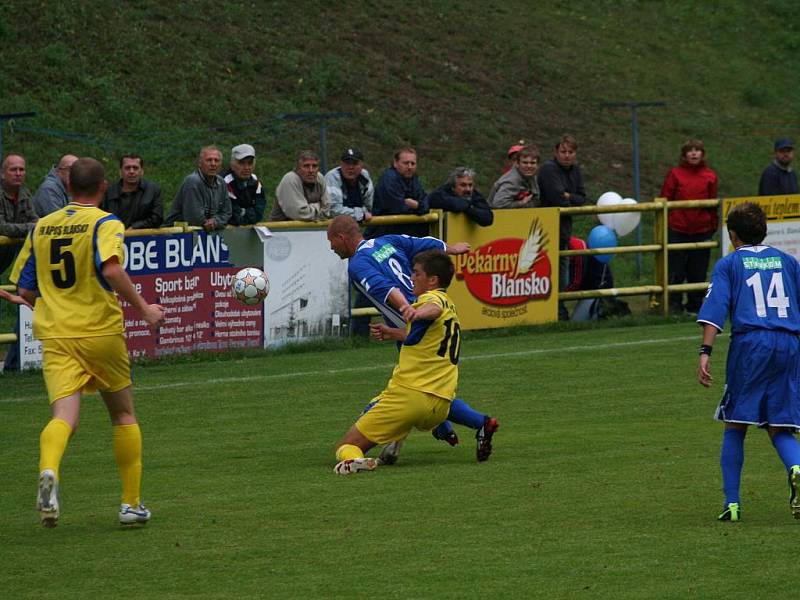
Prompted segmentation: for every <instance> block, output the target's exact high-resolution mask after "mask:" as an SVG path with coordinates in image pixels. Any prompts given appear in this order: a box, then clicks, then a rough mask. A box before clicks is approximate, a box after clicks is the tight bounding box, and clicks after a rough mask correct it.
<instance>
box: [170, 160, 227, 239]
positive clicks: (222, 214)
mask: <svg viewBox="0 0 800 600" xmlns="http://www.w3.org/2000/svg"><path fill="white" fill-rule="evenodd" d="M221 167H222V152H220V151H219V148H217V147H216V146H205V147H204V148H201V149H200V154H199V156H198V157H197V170H196V171H195V172H194V173H192V174H191V175H188V176H187V177H186V179H184V180H183V183H182V184H181V187H180V189H179V190H178V194H177V195H176V196H175V199H174V200H173V201H172V207H171V209H170V211H169V216H167V219H166V221H165V225H166V226H170V225H173V224H174V223H175V222H176V221H184V222H186V223H188V224H189V225H195V226H198V227H202V228H203V229H204V230H205V231H206V232H211V231H214V230H216V229H224V228H225V226H226V225H227V224H228V221H230V218H231V201H230V200H229V199H228V190H227V188H226V186H225V182H224V181H223V180H222V177H220V176H219V170H220V168H221Z"/></svg>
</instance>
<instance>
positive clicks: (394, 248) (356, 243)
mask: <svg viewBox="0 0 800 600" xmlns="http://www.w3.org/2000/svg"><path fill="white" fill-rule="evenodd" d="M328 241H329V242H330V244H331V250H333V251H334V252H335V253H336V254H338V255H339V258H341V259H342V260H344V259H350V262H349V264H348V266H347V274H348V275H349V277H350V281H351V282H352V283H353V285H354V286H355V287H356V289H358V290H359V291H360V292H361V293H362V294H364V295H365V296H366V297H367V298H368V299H369V300H370V302H372V304H373V305H374V306H375V308H377V309H378V310H379V311H380V313H381V314H382V315H383V318H384V320H385V321H386V323H387V324H388V325H389V326H390V327H400V328H404V327H405V324H406V320H407V317H408V314H409V313H410V312H411V311H413V309H412V307H411V304H412V303H413V302H414V301H415V297H414V292H413V285H412V283H411V273H412V272H413V266H412V263H413V259H414V256H415V255H417V254H419V253H420V252H422V251H424V250H444V251H445V252H447V254H464V253H465V252H468V251H469V244H467V243H465V242H460V243H458V244H455V245H453V246H450V245H449V244H447V243H445V242H443V241H442V240H440V239H437V238H434V237H422V238H418V237H412V236H408V235H384V236H381V237H378V238H373V239H371V240H365V239H364V237H363V236H362V235H361V230H360V229H359V227H358V223H357V222H356V220H355V219H354V218H353V217H350V216H349V215H339V216H338V217H336V218H335V219H333V220H332V221H331V222H330V224H329V225H328ZM368 408H369V407H368ZM448 419H449V420H451V421H453V422H455V423H458V424H459V425H465V426H467V427H470V428H472V429H475V430H477V433H476V434H475V439H476V440H477V458H478V461H479V462H483V461H485V460H487V459H488V458H489V455H490V454H491V453H492V436H493V435H494V432H495V431H497V429H498V428H499V427H500V425H499V423H498V422H497V419H495V418H493V417H489V416H488V415H484V414H483V413H479V412H478V411H476V410H475V409H473V408H472V407H471V406H469V405H468V404H467V403H466V402H464V401H463V400H461V399H460V398H455V399H454V400H453V402H452V403H451V405H450V414H449V415H448ZM433 435H434V437H436V438H437V439H440V440H443V441H446V442H447V443H449V444H450V445H451V446H455V445H456V444H457V443H458V437H456V434H455V432H454V431H453V428H452V425H451V424H450V423H449V422H448V421H445V422H444V423H442V424H441V425H440V426H439V427H437V428H436V429H434V430H433ZM394 444H397V446H396V447H395V446H393V444H389V445H388V446H387V447H386V448H385V449H384V452H383V453H382V454H381V458H382V459H383V460H384V461H386V459H387V458H388V459H389V460H388V462H390V463H391V462H394V461H395V460H397V451H399V448H400V444H398V443H397V442H395V443H394ZM392 456H393V458H392Z"/></svg>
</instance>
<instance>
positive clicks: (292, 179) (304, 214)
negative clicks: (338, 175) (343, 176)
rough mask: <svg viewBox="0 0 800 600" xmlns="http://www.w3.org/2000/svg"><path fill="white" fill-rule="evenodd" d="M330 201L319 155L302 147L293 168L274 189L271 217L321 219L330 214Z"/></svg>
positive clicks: (280, 218)
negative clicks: (320, 166)
mask: <svg viewBox="0 0 800 600" xmlns="http://www.w3.org/2000/svg"><path fill="white" fill-rule="evenodd" d="M330 207H331V201H330V198H329V197H328V189H327V186H326V185H325V178H324V177H323V176H322V173H320V172H319V157H318V156H317V155H316V154H315V153H314V152H312V151H311V150H303V151H302V152H301V153H300V154H299V155H298V156H297V161H296V162H295V168H294V170H293V171H289V172H288V173H286V175H284V176H283V178H282V179H281V181H280V183H279V184H278V187H277V188H276V189H275V205H274V206H273V207H272V214H270V216H269V220H270V221H322V220H325V219H327V218H328V217H329V216H330Z"/></svg>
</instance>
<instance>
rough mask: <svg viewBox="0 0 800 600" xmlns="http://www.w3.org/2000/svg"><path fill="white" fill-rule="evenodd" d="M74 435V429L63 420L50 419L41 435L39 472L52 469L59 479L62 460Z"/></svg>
mask: <svg viewBox="0 0 800 600" xmlns="http://www.w3.org/2000/svg"><path fill="white" fill-rule="evenodd" d="M71 435H72V427H70V426H69V423H67V422H66V421H64V420H62V419H50V422H49V423H48V424H47V425H45V427H44V429H42V433H41V434H40V435H39V472H40V473H41V472H42V471H44V470H45V469H52V470H53V471H54V472H55V474H56V478H58V476H59V475H58V469H59V467H60V466H61V459H62V458H63V457H64V451H65V450H66V449H67V442H69V437H70V436H71Z"/></svg>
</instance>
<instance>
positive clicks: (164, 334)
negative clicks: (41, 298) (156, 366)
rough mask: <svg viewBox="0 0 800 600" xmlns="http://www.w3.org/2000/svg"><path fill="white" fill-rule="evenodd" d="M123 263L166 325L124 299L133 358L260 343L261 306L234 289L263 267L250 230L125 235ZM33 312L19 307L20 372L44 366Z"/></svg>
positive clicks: (256, 240) (259, 246)
mask: <svg viewBox="0 0 800 600" xmlns="http://www.w3.org/2000/svg"><path fill="white" fill-rule="evenodd" d="M124 266H125V269H126V270H127V272H128V275H130V278H131V281H132V282H133V285H134V286H135V287H136V289H137V291H138V292H139V293H140V294H142V296H144V298H145V300H147V302H150V303H156V304H161V305H162V306H163V307H164V308H165V310H166V322H165V324H164V326H163V327H161V328H160V329H159V331H158V332H157V333H153V332H152V331H150V328H149V327H148V326H147V324H146V323H145V322H144V321H142V320H140V319H139V315H138V313H137V312H136V311H135V310H134V309H133V307H131V306H130V305H129V304H128V303H127V302H125V301H124V300H122V299H120V305H121V306H122V312H123V316H124V320H125V329H126V337H127V344H128V353H129V354H130V356H131V358H136V357H138V356H149V357H158V356H165V355H169V354H176V353H187V352H196V351H200V350H210V351H222V350H226V349H228V348H260V347H263V345H264V331H265V324H264V306H263V305H262V304H259V305H256V306H246V305H244V304H242V303H240V302H238V301H237V300H236V299H235V298H234V297H233V295H232V294H231V292H230V286H231V280H232V278H233V275H234V274H235V273H236V272H237V271H238V270H239V269H241V268H243V267H245V266H249V267H258V268H263V245H262V243H261V241H260V240H259V238H258V236H257V235H256V234H255V233H254V232H253V230H252V229H228V230H225V231H224V232H223V233H222V234H221V235H220V234H212V235H207V234H206V233H204V232H200V233H179V234H170V235H147V236H131V237H126V238H125V263H124ZM32 315H33V313H32V312H31V311H30V310H28V309H25V308H24V307H23V308H22V309H21V310H20V332H21V335H20V341H19V350H20V368H22V369H29V368H41V352H42V350H41V344H40V343H39V342H38V341H37V340H36V339H35V338H33V327H32V318H33V317H32Z"/></svg>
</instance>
